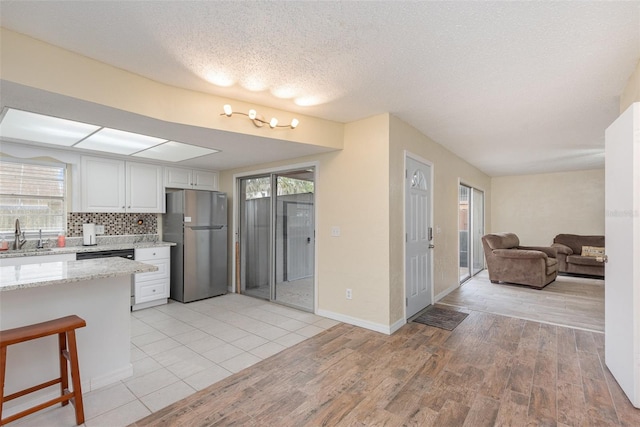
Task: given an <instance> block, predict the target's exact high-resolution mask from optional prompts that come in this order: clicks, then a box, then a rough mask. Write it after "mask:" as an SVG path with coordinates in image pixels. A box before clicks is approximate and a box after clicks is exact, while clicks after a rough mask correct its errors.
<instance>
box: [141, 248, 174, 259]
mask: <svg viewBox="0 0 640 427" xmlns="http://www.w3.org/2000/svg"><path fill="white" fill-rule="evenodd" d="M169 254H170V250H169V247H168V246H162V247H159V248H140V249H136V261H146V260H154V259H163V258H170V255H169Z"/></svg>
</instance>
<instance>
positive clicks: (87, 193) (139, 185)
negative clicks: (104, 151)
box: [80, 156, 164, 213]
mask: <svg viewBox="0 0 640 427" xmlns="http://www.w3.org/2000/svg"><path fill="white" fill-rule="evenodd" d="M80 174H81V182H80V185H81V197H82V203H81V206H82V211H83V212H134V213H139V212H145V213H161V212H163V211H164V203H163V201H164V200H163V199H164V197H163V194H164V188H163V185H162V167H161V166H156V165H150V164H146V163H134V162H124V161H122V160H113V159H104V158H99V157H87V156H82V159H81V161H80Z"/></svg>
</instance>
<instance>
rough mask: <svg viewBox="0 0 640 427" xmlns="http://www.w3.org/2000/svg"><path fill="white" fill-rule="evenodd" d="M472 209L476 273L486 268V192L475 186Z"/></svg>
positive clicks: (472, 270) (472, 272) (473, 253)
mask: <svg viewBox="0 0 640 427" xmlns="http://www.w3.org/2000/svg"><path fill="white" fill-rule="evenodd" d="M471 209H472V211H471V212H472V215H471V218H472V221H471V224H472V225H471V230H472V232H473V239H472V250H471V255H472V258H473V264H472V268H471V275H475V274H478V273H479V272H480V271H482V270H483V269H484V249H483V248H482V236H484V193H483V192H482V191H480V190H478V189H475V188H474V189H473V190H472V193H471Z"/></svg>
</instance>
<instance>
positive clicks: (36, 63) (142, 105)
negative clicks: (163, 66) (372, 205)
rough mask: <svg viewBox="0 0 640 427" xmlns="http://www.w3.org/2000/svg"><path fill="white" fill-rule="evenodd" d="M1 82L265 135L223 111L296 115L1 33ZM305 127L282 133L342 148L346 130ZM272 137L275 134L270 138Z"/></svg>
mask: <svg viewBox="0 0 640 427" xmlns="http://www.w3.org/2000/svg"><path fill="white" fill-rule="evenodd" d="M0 64H1V66H0V77H1V78H2V79H3V80H8V81H12V82H15V83H19V84H22V85H25V86H29V87H33V88H37V89H42V90H46V91H49V92H53V93H59V94H62V95H66V96H70V97H73V98H78V99H82V100H85V101H90V102H95V103H98V104H102V105H106V106H109V107H113V108H118V109H121V110H125V111H130V112H133V113H137V114H142V115H144V116H148V117H153V118H155V119H159V120H165V121H168V122H173V123H180V124H186V125H193V126H200V127H205V128H210V129H219V130H225V131H230V132H237V133H244V134H250V135H256V136H265V135H264V129H261V128H257V127H255V126H254V125H253V124H252V123H251V122H250V121H249V120H229V118H227V117H225V116H220V114H219V113H222V106H223V105H224V104H227V103H229V104H231V105H232V106H233V107H234V108H235V109H236V110H238V111H248V110H249V108H257V109H258V110H259V111H260V112H261V114H263V115H265V117H270V116H276V117H278V118H279V119H280V120H281V121H282V122H283V123H285V122H287V121H289V120H291V118H292V117H293V116H294V114H293V113H291V112H287V111H283V110H276V109H273V108H268V107H265V106H259V105H255V104H252V105H250V104H247V103H244V102H241V101H237V100H232V99H228V98H222V97H218V96H213V95H209V94H205V93H200V92H195V91H190V90H186V89H181V88H178V87H175V86H169V85H166V84H163V83H158V82H156V81H153V80H150V79H147V78H145V77H141V76H139V75H137V74H133V73H130V72H128V71H125V70H122V69H120V68H116V67H113V66H110V65H107V64H104V63H102V62H98V61H95V60H93V59H90V58H87V57H85V56H82V55H78V54H76V53H73V52H70V51H68V50H64V49H61V48H59V47H56V46H53V45H50V44H47V43H44V42H41V41H38V40H36V39H33V38H30V37H27V36H24V35H22V34H19V33H16V32H13V31H10V30H7V29H5V28H1V29H0ZM295 116H296V117H297V118H298V119H299V120H300V125H299V126H298V127H297V128H296V129H295V130H283V131H280V132H278V138H279V139H282V140H285V141H292V142H299V143H304V144H313V145H319V146H323V147H330V148H342V136H343V125H342V124H341V123H337V122H332V121H329V120H322V119H318V118H315V117H311V116H305V115H301V114H297V113H296V114H295ZM269 137H273V135H269Z"/></svg>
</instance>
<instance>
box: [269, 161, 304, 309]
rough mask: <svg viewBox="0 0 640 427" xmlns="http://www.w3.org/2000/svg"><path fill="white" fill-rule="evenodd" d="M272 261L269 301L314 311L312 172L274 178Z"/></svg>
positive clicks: (286, 174)
mask: <svg viewBox="0 0 640 427" xmlns="http://www.w3.org/2000/svg"><path fill="white" fill-rule="evenodd" d="M274 180H275V186H276V188H277V191H276V198H275V206H274V210H275V214H274V218H275V224H274V225H275V227H274V234H275V236H274V239H273V240H274V243H275V247H274V261H275V278H274V279H275V280H274V289H273V293H272V299H273V300H274V301H276V302H280V303H282V304H286V305H290V306H293V307H297V308H301V309H304V310H308V311H313V308H314V259H315V253H314V247H315V218H314V212H315V208H314V196H315V194H314V192H315V191H314V171H313V170H303V171H295V172H288V173H284V174H278V175H274Z"/></svg>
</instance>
